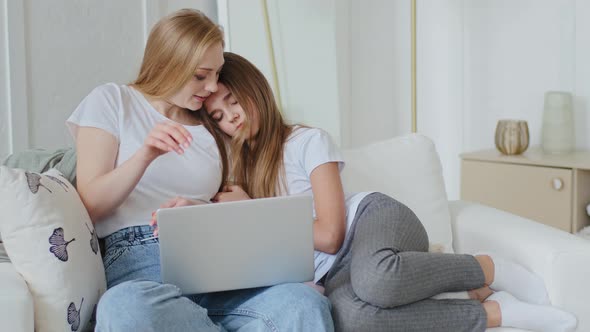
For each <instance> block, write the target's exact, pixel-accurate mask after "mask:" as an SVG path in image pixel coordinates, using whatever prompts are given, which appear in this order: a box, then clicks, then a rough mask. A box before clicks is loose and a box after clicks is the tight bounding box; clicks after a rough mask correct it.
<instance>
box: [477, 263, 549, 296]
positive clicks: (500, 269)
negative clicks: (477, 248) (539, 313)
mask: <svg viewBox="0 0 590 332" xmlns="http://www.w3.org/2000/svg"><path fill="white" fill-rule="evenodd" d="M487 255H488V256H490V257H491V258H492V260H493V261H494V281H493V282H492V284H491V285H490V288H491V289H492V290H493V291H507V292H508V293H510V294H512V295H514V296H516V298H518V299H519V300H521V301H525V302H528V303H533V304H551V301H549V296H548V295H547V289H546V288H545V282H544V281H543V279H541V278H540V277H539V276H538V275H536V274H534V273H532V272H530V271H529V270H527V269H525V268H524V267H522V266H521V265H518V264H516V263H513V262H511V261H509V260H506V259H503V258H501V257H499V256H498V255H496V254H493V253H487Z"/></svg>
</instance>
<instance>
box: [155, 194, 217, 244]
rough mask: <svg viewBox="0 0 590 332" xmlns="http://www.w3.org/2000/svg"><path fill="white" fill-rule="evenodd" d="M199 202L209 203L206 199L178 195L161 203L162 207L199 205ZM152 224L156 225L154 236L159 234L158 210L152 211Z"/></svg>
mask: <svg viewBox="0 0 590 332" xmlns="http://www.w3.org/2000/svg"><path fill="white" fill-rule="evenodd" d="M199 204H207V203H205V202H204V201H199V200H193V199H188V198H184V197H179V196H176V197H174V198H172V199H171V200H169V201H167V202H166V203H164V204H162V205H160V208H161V209H165V208H174V207H181V206H192V205H199ZM150 226H152V227H154V236H158V221H157V220H156V212H155V211H154V212H152V219H151V220H150Z"/></svg>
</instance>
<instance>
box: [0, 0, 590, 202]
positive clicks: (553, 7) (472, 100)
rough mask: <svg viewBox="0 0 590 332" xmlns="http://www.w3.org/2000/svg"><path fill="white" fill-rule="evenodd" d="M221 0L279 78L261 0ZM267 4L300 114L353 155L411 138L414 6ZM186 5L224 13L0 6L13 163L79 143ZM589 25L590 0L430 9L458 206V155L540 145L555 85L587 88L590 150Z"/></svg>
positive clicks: (454, 2) (351, 0) (436, 121)
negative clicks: (516, 142)
mask: <svg viewBox="0 0 590 332" xmlns="http://www.w3.org/2000/svg"><path fill="white" fill-rule="evenodd" d="M220 3H223V4H224V5H225V6H227V8H225V9H226V10H225V11H221V12H225V13H227V15H228V18H229V19H228V20H226V21H227V22H229V25H228V26H227V27H226V28H227V29H228V30H229V32H230V35H231V40H230V41H229V45H231V49H232V50H233V51H235V52H238V53H240V54H242V55H244V56H246V57H247V58H249V59H250V60H252V61H253V62H254V63H255V64H256V65H257V66H259V67H260V68H261V69H262V71H263V72H264V73H265V75H266V76H267V78H269V80H271V81H272V73H271V71H270V62H269V50H268V46H267V43H266V35H265V32H264V26H263V21H262V8H261V7H260V6H261V1H258V0H226V1H220ZM268 4H269V14H270V16H271V25H272V29H273V31H272V33H273V43H274V44H275V53H276V55H277V65H278V70H279V83H280V86H281V95H282V97H283V106H284V109H285V114H286V116H287V118H288V119H290V120H292V121H296V122H304V123H306V124H309V125H313V126H319V127H323V128H325V129H327V130H328V131H329V132H330V133H331V134H332V135H333V136H334V138H335V140H336V141H337V142H339V143H340V144H341V145H342V146H345V147H346V146H358V145H361V144H364V143H368V142H372V141H375V140H379V139H383V138H387V137H393V136H397V135H402V134H406V133H408V132H409V131H410V70H409V68H410V18H409V15H410V0H399V1H387V0H317V1H313V0H302V1H298V2H296V3H295V2H290V1H273V0H269V1H268ZM187 6H194V7H196V8H200V9H202V10H203V11H204V12H205V13H207V14H208V15H209V16H210V17H212V18H216V16H217V1H215V0H201V1H180V0H177V1H164V0H160V1H151V0H144V1H141V0H135V1H125V2H121V1H115V0H108V1H106V2H95V1H90V0H85V1H77V2H71V1H68V0H56V1H51V2H47V1H42V0H26V1H24V2H19V1H9V0H0V19H1V20H0V157H3V156H5V155H6V154H7V153H9V152H11V151H12V150H13V149H21V148H26V147H45V148H54V147H59V146H63V145H64V144H69V143H70V142H71V141H70V139H69V137H68V134H67V133H66V132H65V128H64V126H63V121H64V120H65V119H66V118H67V116H68V115H69V114H70V113H71V112H72V110H73V109H74V108H75V106H76V105H77V104H78V103H79V101H80V100H81V98H83V97H84V96H85V95H86V94H87V93H88V91H90V90H91V89H92V88H93V87H94V86H96V85H97V84H100V83H102V82H107V81H115V82H119V83H125V82H128V81H129V80H131V79H133V77H134V76H135V74H136V72H137V69H138V66H139V62H140V59H141V55H142V52H143V43H144V40H145V36H146V34H147V32H149V29H150V27H151V26H152V25H153V23H154V22H155V21H157V19H159V18H160V17H161V16H162V15H164V14H166V13H168V12H170V11H173V10H175V9H178V8H181V7H187ZM107 8H115V9H114V10H113V9H107ZM221 9H223V8H221ZM107 17H108V19H107ZM589 18H590V2H588V1H584V0H418V21H417V22H418V131H419V132H421V133H423V134H425V135H427V136H429V137H431V138H433V140H434V141H435V144H436V146H437V149H438V151H439V154H440V156H441V160H442V163H443V168H444V176H445V180H446V185H447V192H448V194H449V197H450V198H458V196H459V172H460V169H459V157H458V155H459V154H460V153H461V152H463V151H471V150H475V149H481V148H492V147H493V137H494V129H495V125H496V122H497V120H499V119H501V118H522V119H525V120H527V121H528V122H529V129H530V133H531V143H532V144H533V145H537V144H539V143H540V130H541V121H542V107H543V94H544V92H545V91H547V90H554V89H560V90H569V91H572V92H573V93H574V95H575V117H576V143H577V146H578V148H585V149H590V137H589V135H588V134H587V131H588V128H589V127H590V116H588V114H587V111H588V103H589V98H590V62H588V61H587V59H590V19H589ZM222 21H223V20H222Z"/></svg>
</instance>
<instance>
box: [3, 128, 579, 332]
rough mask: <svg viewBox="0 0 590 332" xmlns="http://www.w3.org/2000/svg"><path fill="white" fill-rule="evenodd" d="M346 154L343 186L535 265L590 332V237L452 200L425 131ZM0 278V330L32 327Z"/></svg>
mask: <svg viewBox="0 0 590 332" xmlns="http://www.w3.org/2000/svg"><path fill="white" fill-rule="evenodd" d="M345 159H346V160H347V166H346V167H345V170H344V173H343V179H344V182H345V187H346V189H348V190H353V191H360V190H363V191H364V190H375V191H381V192H384V193H386V194H389V195H391V196H393V197H395V198H397V199H398V200H400V201H402V202H404V203H405V204H407V205H408V206H409V207H410V208H412V209H413V210H414V211H415V212H416V214H417V215H418V217H419V218H420V219H421V220H422V221H423V222H424V223H425V225H426V227H427V230H428V233H429V237H430V239H431V242H435V243H437V244H443V245H445V246H447V245H448V244H449V243H452V249H451V248H450V247H446V248H445V249H446V251H450V250H454V251H455V252H457V253H475V252H478V251H494V252H497V253H499V254H502V255H504V256H506V257H509V258H511V259H513V260H514V261H516V262H518V263H520V264H522V265H523V266H525V267H527V268H528V269H530V270H531V271H534V272H536V273H537V274H538V275H540V276H541V277H542V278H543V279H544V280H545V283H546V285H547V289H548V291H549V296H550V298H551V301H552V303H553V304H554V305H556V306H558V307H561V308H563V309H565V310H568V311H570V312H572V313H574V314H575V315H576V316H577V317H578V329H577V331H590V305H588V304H587V303H586V302H587V301H588V299H590V288H587V287H585V283H586V282H587V281H590V241H586V240H583V239H581V238H578V237H576V236H573V235H571V234H568V233H565V232H563V231H560V230H557V229H554V228H551V227H548V226H544V225H542V224H539V223H536V222H533V221H530V220H526V219H524V218H520V217H517V216H515V215H512V214H509V213H506V212H502V211H499V210H496V209H492V208H489V207H485V206H482V205H478V204H473V203H468V202H464V201H451V202H449V201H448V200H447V198H446V194H445V190H444V183H443V179H442V170H441V165H440V161H439V158H438V155H437V154H436V151H435V149H434V144H433V143H432V142H431V141H430V140H429V139H427V138H425V137H424V136H420V135H410V136H406V137H400V138H394V139H390V140H387V141H383V142H378V143H375V144H372V145H369V146H367V147H363V148H359V149H353V150H348V151H345ZM0 204H1V203H0ZM0 285H1V286H0V330H2V331H12V332H19V331H33V325H34V324H33V299H32V297H31V294H30V292H29V290H28V289H27V285H26V283H25V282H24V280H23V279H22V278H21V277H20V275H19V274H18V273H17V272H16V271H15V270H14V268H13V266H12V265H11V263H7V262H4V263H0ZM489 331H493V332H500V331H503V332H504V331H518V330H516V329H505V328H497V329H491V330H489Z"/></svg>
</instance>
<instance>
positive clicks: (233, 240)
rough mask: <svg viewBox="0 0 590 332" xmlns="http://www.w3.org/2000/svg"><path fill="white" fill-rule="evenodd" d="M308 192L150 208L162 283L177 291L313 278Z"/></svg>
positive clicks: (225, 288)
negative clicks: (156, 229)
mask: <svg viewBox="0 0 590 332" xmlns="http://www.w3.org/2000/svg"><path fill="white" fill-rule="evenodd" d="M312 209H313V205H312V198H311V196H287V197H276V198H264V199H253V200H246V201H238V202H229V203H214V204H203V205H196V206H188V207H179V208H171V209H160V210H158V211H157V212H156V218H157V220H158V226H159V237H160V263H161V274H162V282H164V283H170V284H174V285H176V286H178V287H179V288H180V289H181V291H182V293H183V294H198V293H208V292H216V291H224V290H232V289H241V288H251V287H261V286H270V285H276V284H280V283H286V282H303V281H309V280H313V277H314V263H313V257H314V252H313V229H312V225H313V211H312Z"/></svg>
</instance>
